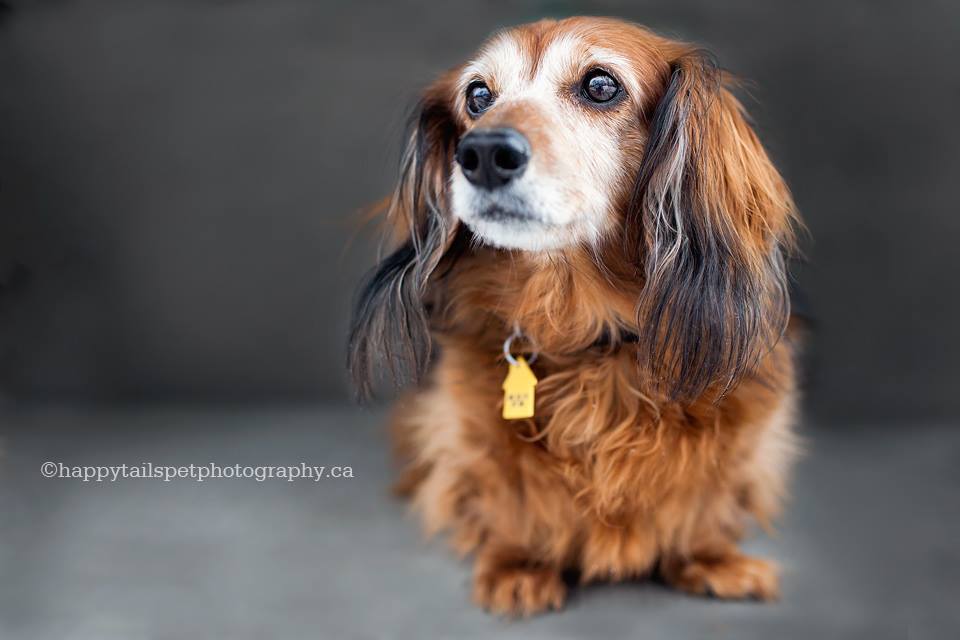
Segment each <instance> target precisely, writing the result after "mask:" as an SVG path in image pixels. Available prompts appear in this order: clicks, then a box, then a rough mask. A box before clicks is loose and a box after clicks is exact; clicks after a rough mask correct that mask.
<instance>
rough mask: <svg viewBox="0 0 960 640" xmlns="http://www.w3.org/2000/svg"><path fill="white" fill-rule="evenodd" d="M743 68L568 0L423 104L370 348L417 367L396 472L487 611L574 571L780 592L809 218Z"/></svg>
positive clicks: (530, 599)
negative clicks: (793, 276)
mask: <svg viewBox="0 0 960 640" xmlns="http://www.w3.org/2000/svg"><path fill="white" fill-rule="evenodd" d="M733 86H734V84H733V81H732V79H731V78H730V77H729V76H728V75H727V74H726V73H724V72H722V71H721V70H720V69H719V68H718V67H717V65H716V63H715V62H714V60H713V57H712V56H711V55H710V54H709V53H707V52H705V51H703V50H701V49H699V48H696V47H694V46H691V45H689V44H685V43H682V42H676V41H673V40H670V39H667V38H664V37H661V36H659V35H656V34H654V33H652V32H651V31H649V30H647V29H645V28H643V27H640V26H637V25H633V24H629V23H626V22H622V21H619V20H615V19H606V18H570V19H564V20H559V21H554V20H544V21H541V22H536V23H533V24H528V25H524V26H520V27H516V28H512V29H509V30H505V31H503V32H500V33H498V34H496V35H494V36H493V37H492V38H491V39H490V40H489V41H488V42H487V43H486V44H484V45H483V47H482V48H481V49H480V50H479V52H478V53H477V54H476V56H475V57H474V58H473V59H472V60H471V61H469V62H467V63H466V64H463V65H462V66H459V67H457V68H455V69H453V70H451V71H449V72H447V73H446V74H444V75H443V76H442V77H440V78H439V79H438V80H437V81H436V82H435V83H434V84H433V85H431V86H430V87H429V88H428V89H427V90H426V91H425V93H424V95H423V97H422V100H421V102H420V103H419V105H418V108H417V110H416V115H415V117H414V119H413V121H412V133H411V135H410V138H409V144H408V146H407V148H406V150H405V152H404V155H403V160H402V171H401V178H400V181H399V185H398V187H397V189H396V192H395V194H394V196H393V197H392V200H390V202H389V204H388V205H387V206H386V207H385V208H386V220H387V221H388V223H389V228H390V236H391V242H392V244H391V249H392V251H391V252H390V253H389V254H388V255H387V256H386V257H385V258H383V259H382V260H381V261H380V262H379V263H378V264H377V265H376V266H375V268H374V269H373V270H372V271H371V273H370V275H369V276H368V278H367V280H366V281H365V283H364V284H363V285H362V288H361V289H360V291H359V293H358V296H357V302H356V307H355V310H354V318H353V322H352V330H351V336H350V343H349V367H350V370H351V372H352V376H353V378H354V380H355V382H356V384H357V386H358V389H359V391H360V393H361V395H369V393H370V392H371V389H372V388H373V387H372V385H373V384H374V383H375V381H376V380H377V379H378V377H379V376H380V375H381V374H383V375H386V376H388V377H390V376H392V377H393V378H395V379H396V380H398V381H399V382H400V384H406V385H408V389H410V390H408V391H406V392H405V393H404V394H403V395H402V396H401V398H400V400H399V401H398V403H397V406H396V409H395V412H394V414H393V418H392V434H393V436H394V443H395V449H396V453H397V456H398V459H399V460H400V461H401V465H402V470H401V472H400V479H399V481H398V484H397V488H398V490H399V491H400V493H401V494H403V495H405V496H408V497H409V498H410V500H411V501H412V504H413V506H414V508H415V509H416V511H417V512H419V514H420V516H421V517H422V521H423V525H424V528H425V530H426V532H427V533H428V534H435V533H439V532H444V533H446V534H447V537H448V539H449V541H450V543H451V544H452V546H453V548H454V549H455V550H456V551H457V552H459V553H460V554H463V555H464V556H471V557H472V558H473V568H474V571H473V587H472V589H473V599H474V601H475V602H476V603H477V604H478V605H480V606H482V607H484V608H485V609H487V610H489V611H492V612H494V613H498V614H504V615H508V616H526V615H530V614H535V613H538V612H541V611H544V610H547V609H558V608H560V607H562V605H563V603H564V601H565V598H566V596H567V591H568V588H569V587H571V586H573V585H574V584H575V582H576V580H577V579H579V582H581V583H589V582H593V581H620V580H628V579H638V578H643V577H648V576H654V577H658V578H659V579H661V580H662V581H663V582H664V583H666V584H668V585H671V586H673V587H675V588H677V589H680V590H683V591H685V592H689V593H692V594H706V595H712V596H714V597H718V598H723V599H758V600H771V599H775V598H777V597H778V593H779V577H778V570H777V567H776V565H775V564H774V563H772V562H770V561H767V560H763V559H759V558H754V557H750V556H748V555H745V554H744V553H742V552H741V551H740V550H739V548H738V541H739V540H740V539H741V537H742V536H743V535H744V533H745V531H746V527H747V526H749V525H750V524H751V522H757V523H759V524H760V525H762V526H763V527H767V528H769V527H770V526H771V521H772V519H773V518H774V517H775V516H776V515H777V513H778V511H779V509H780V504H781V502H782V499H783V498H784V494H785V486H786V483H787V478H788V474H789V470H790V467H791V463H792V461H793V459H794V458H795V455H796V451H797V446H796V441H795V436H794V435H793V423H794V421H795V417H794V416H795V405H796V395H797V392H796V382H795V372H794V358H795V351H796V343H797V340H796V339H795V337H794V335H793V332H792V331H791V330H788V327H789V325H790V300H789V291H788V289H789V287H788V275H787V269H786V266H785V264H786V259H787V258H788V257H789V256H790V255H792V251H793V250H794V247H795V236H796V232H797V230H798V229H799V228H800V227H799V225H800V221H799V216H798V214H797V212H796V208H795V206H794V203H793V200H792V198H791V195H790V192H789V190H788V188H787V186H786V185H785V183H784V180H783V179H782V177H781V176H780V174H779V173H778V172H777V170H776V168H775V167H774V166H773V164H772V163H771V160H770V159H769V157H768V155H767V153H766V152H765V150H764V148H763V147H762V146H761V143H760V142H759V141H758V138H757V136H756V135H755V133H754V131H753V130H752V128H751V126H750V125H749V124H748V120H747V118H746V116H745V113H744V110H743V108H742V106H741V104H740V103H739V102H738V101H737V99H736V98H735V97H734V95H733V93H732V92H731V88H732V87H733ZM505 341H506V342H505ZM508 374H509V375H508Z"/></svg>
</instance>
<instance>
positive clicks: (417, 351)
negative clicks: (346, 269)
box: [347, 77, 459, 398]
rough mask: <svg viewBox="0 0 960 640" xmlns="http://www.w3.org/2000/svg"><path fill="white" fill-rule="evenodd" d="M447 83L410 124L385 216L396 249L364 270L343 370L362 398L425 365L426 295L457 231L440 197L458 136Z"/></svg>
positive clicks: (415, 375) (429, 94) (434, 90)
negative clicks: (379, 382) (381, 379)
mask: <svg viewBox="0 0 960 640" xmlns="http://www.w3.org/2000/svg"><path fill="white" fill-rule="evenodd" d="M451 84H452V82H451V80H450V79H449V78H448V77H444V78H442V79H441V80H440V81H438V82H437V83H436V84H434V85H433V86H432V87H431V88H430V89H428V90H427V91H426V93H425V95H424V97H423V98H422V99H421V101H420V104H419V105H418V107H417V109H416V111H415V115H414V117H413V118H412V120H411V124H412V125H413V132H412V134H411V136H410V139H409V142H408V145H407V148H406V150H405V151H404V154H403V160H402V163H401V176H400V182H399V184H398V185H397V189H396V191H395V192H394V195H393V198H392V199H391V202H390V205H389V208H388V211H387V217H388V220H389V221H390V223H391V224H392V226H393V227H394V228H395V229H398V231H399V233H398V235H399V236H400V242H399V246H398V247H397V248H396V249H395V250H394V251H393V252H392V253H390V254H389V255H388V256H387V257H386V258H384V259H383V260H381V261H380V262H379V263H378V264H377V265H376V266H375V267H374V268H373V269H372V270H371V271H370V273H369V274H368V275H367V277H366V279H365V280H364V282H363V284H362V285H361V288H360V290H359V293H358V296H357V298H356V303H355V306H354V310H353V319H352V321H351V331H350V340H349V346H348V362H347V366H348V368H349V370H350V373H351V376H352V378H353V382H354V385H355V386H356V389H357V394H358V395H359V396H360V397H361V398H368V397H369V396H370V395H371V389H372V385H373V383H374V381H375V379H376V378H377V377H378V376H380V375H384V374H386V375H388V376H389V377H391V378H393V380H394V381H395V382H396V383H397V384H402V383H406V382H417V381H419V380H420V379H421V378H422V377H423V375H424V374H425V373H426V370H427V366H428V364H429V359H430V350H431V344H430V332H429V326H428V318H427V311H426V307H425V295H426V293H427V288H428V283H429V281H430V276H431V275H432V274H433V273H434V271H435V270H436V268H437V265H438V264H439V263H440V261H441V259H442V258H443V257H444V255H445V254H446V253H447V250H448V248H449V247H450V245H451V243H452V240H453V238H454V236H455V232H456V223H455V222H454V221H453V220H452V219H451V217H450V215H449V213H448V209H449V207H448V203H447V198H446V185H447V183H448V181H449V178H450V171H451V163H452V158H453V153H454V150H455V146H456V141H457V139H458V135H459V132H458V128H457V124H456V120H455V119H454V116H453V114H452V113H451V106H450V105H451V96H450V90H449V87H450V86H451Z"/></svg>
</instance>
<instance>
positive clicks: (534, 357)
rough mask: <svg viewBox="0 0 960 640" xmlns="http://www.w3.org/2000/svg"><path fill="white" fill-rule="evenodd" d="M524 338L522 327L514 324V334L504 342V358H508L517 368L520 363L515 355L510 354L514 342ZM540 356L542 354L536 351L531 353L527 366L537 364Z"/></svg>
mask: <svg viewBox="0 0 960 640" xmlns="http://www.w3.org/2000/svg"><path fill="white" fill-rule="evenodd" d="M522 337H523V332H522V331H520V325H519V324H518V323H514V325H513V333H511V334H510V335H509V336H507V339H506V340H504V341H503V357H504V358H506V360H507V362H509V363H510V364H511V365H513V366H517V365H518V364H520V363H519V362H517V359H516V358H514V357H513V354H511V353H510V347H511V346H513V341H514V340H515V339H516V338H522ZM538 355H540V354H539V353H538V352H536V351H534V352H533V353H531V354H530V357H529V358H527V364H533V363H534V362H536V361H537V356H538Z"/></svg>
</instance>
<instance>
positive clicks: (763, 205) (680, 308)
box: [628, 50, 795, 402]
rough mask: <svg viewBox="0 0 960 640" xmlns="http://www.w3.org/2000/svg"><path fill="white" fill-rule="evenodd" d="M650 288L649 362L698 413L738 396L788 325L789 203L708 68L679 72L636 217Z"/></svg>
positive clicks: (701, 61)
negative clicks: (711, 398)
mask: <svg viewBox="0 0 960 640" xmlns="http://www.w3.org/2000/svg"><path fill="white" fill-rule="evenodd" d="M629 216H630V218H632V220H630V221H628V228H632V229H639V230H640V234H641V238H640V242H641V252H642V256H643V257H642V260H643V262H644V275H645V278H646V280H645V283H644V288H643V292H642V295H641V299H640V303H639V308H638V321H639V327H640V333H641V345H642V347H644V348H643V349H642V350H641V352H640V353H641V357H642V358H643V359H644V360H648V362H649V366H648V368H649V371H650V373H651V374H652V375H653V376H654V378H655V380H657V381H659V383H660V385H661V388H662V389H663V390H664V391H666V392H667V393H668V394H669V395H670V396H671V397H672V398H673V399H675V400H678V401H686V402H689V401H691V400H693V399H695V398H697V397H699V396H700V395H702V394H703V393H705V392H706V391H708V390H715V391H716V393H717V394H718V396H722V395H723V394H724V393H726V392H727V391H729V389H730V388H732V386H733V385H735V384H736V383H737V381H738V380H739V379H740V378H741V377H742V376H743V375H744V374H745V373H747V372H749V371H750V370H751V369H753V368H754V367H755V365H756V364H757V362H758V361H759V359H760V357H761V356H762V355H763V354H764V353H765V352H766V351H767V350H768V349H769V348H771V347H772V346H773V345H774V344H775V343H776V341H777V340H779V338H780V337H781V335H782V333H783V331H784V329H785V327H786V323H787V320H788V316H789V312H790V309H789V305H790V302H789V296H788V292H787V278H786V270H785V267H784V250H785V249H786V248H788V247H791V246H792V242H793V222H794V220H795V210H794V205H793V202H792V199H791V197H790V193H789V191H788V189H787V187H786V185H785V184H784V182H783V179H782V178H781V177H780V174H779V173H778V172H777V170H776V169H775V168H774V166H773V164H772V163H771V162H770V159H769V158H768V157H767V154H766V152H765V151H764V149H763V147H762V146H761V145H760V142H759V140H758V139H757V137H756V135H755V134H754V132H753V130H752V129H751V128H750V126H749V125H748V124H747V121H746V119H745V117H744V113H743V108H742V107H741V105H740V103H739V102H738V101H737V100H736V98H734V97H733V95H732V94H731V93H730V92H729V91H728V90H727V88H726V86H725V78H724V77H723V74H722V72H721V71H720V70H718V69H717V67H716V65H715V64H714V62H713V60H712V59H711V57H710V56H709V55H707V54H705V53H703V52H699V51H690V50H687V51H684V52H683V53H682V54H680V55H679V56H677V58H676V59H675V60H674V62H673V63H672V66H671V73H670V77H669V80H668V82H667V87H666V91H665V92H664V95H663V97H662V98H661V100H660V102H659V103H658V105H657V107H656V109H655V111H654V114H653V116H652V118H651V121H650V131H649V138H648V141H647V145H646V151H645V156H644V159H643V162H642V164H641V169H640V171H639V175H638V179H637V183H636V186H635V189H634V194H633V199H632V202H631V206H630V208H629Z"/></svg>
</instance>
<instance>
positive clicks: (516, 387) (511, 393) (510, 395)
mask: <svg viewBox="0 0 960 640" xmlns="http://www.w3.org/2000/svg"><path fill="white" fill-rule="evenodd" d="M509 366H510V370H509V371H508V372H507V377H506V379H505V380H504V381H503V417H504V419H505V420H520V419H522V418H532V417H533V406H534V395H533V393H534V389H535V388H536V386H537V376H535V375H533V371H531V370H530V365H528V364H527V361H526V360H524V358H523V356H518V357H517V358H516V364H513V363H511V364H510V365H509Z"/></svg>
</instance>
